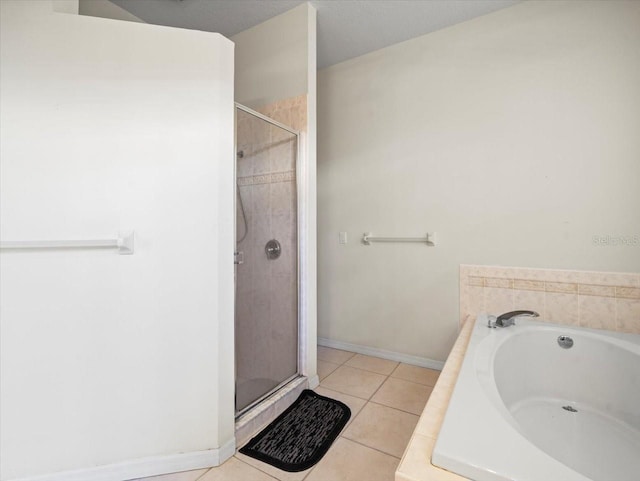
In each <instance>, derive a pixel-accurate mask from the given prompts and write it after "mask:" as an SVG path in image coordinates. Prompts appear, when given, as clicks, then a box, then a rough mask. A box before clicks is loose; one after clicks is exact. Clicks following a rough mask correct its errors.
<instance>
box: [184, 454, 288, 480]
mask: <svg viewBox="0 0 640 481" xmlns="http://www.w3.org/2000/svg"><path fill="white" fill-rule="evenodd" d="M233 457H234V458H236V459H237V460H238V461H240V462H241V463H242V464H245V465H247V466H249V467H250V468H253V469H255V470H256V471H260V472H261V473H263V474H266V475H267V476H269V477H270V478H272V479H275V480H276V481H280V480H279V479H278V478H276V477H274V476H271V475H270V474H269V473H267V472H266V471H263V470H262V469H260V468H258V467H256V466H253V465H252V464H249V463H247V462H246V461H243V460H242V459H240V458H239V457H237V456H236V455H235V454H234V455H233ZM256 461H259V460H256ZM260 462H262V461H260ZM265 464H268V463H265ZM268 465H269V466H271V465H270V464H268ZM272 467H274V468H275V466H272ZM276 469H278V468H276ZM285 472H286V471H285ZM205 474H206V473H205ZM196 481H197V480H196Z"/></svg>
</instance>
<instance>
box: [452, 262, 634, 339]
mask: <svg viewBox="0 0 640 481" xmlns="http://www.w3.org/2000/svg"><path fill="white" fill-rule="evenodd" d="M516 309H531V310H534V311H537V312H539V313H540V316H541V318H542V320H545V321H549V322H556V323H562V324H570V325H575V326H581V327H589V328H594V329H608V330H612V331H620V332H631V333H637V334H640V274H636V273H622V272H590V271H569V270H554V269H528V268H518V267H495V266H475V265H461V266H460V322H463V321H464V320H465V319H466V318H467V316H473V317H475V315H476V314H477V313H479V312H487V313H491V314H501V313H503V312H507V311H512V310H516Z"/></svg>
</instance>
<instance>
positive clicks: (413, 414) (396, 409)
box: [362, 394, 431, 418]
mask: <svg viewBox="0 0 640 481" xmlns="http://www.w3.org/2000/svg"><path fill="white" fill-rule="evenodd" d="M429 397H431V394H429ZM429 397H427V401H429ZM369 402H370V403H371V404H377V405H378V406H382V407H383V408H389V409H393V410H395V411H399V412H401V413H405V414H411V415H412V416H415V417H417V418H420V414H416V413H412V412H411V411H405V410H404V409H400V408H397V407H394V406H388V405H386V404H382V403H379V402H376V401H369ZM424 405H425V406H426V405H427V403H426V402H425V403H424ZM362 409H364V406H363V408H362ZM422 410H423V411H424V406H423V407H422ZM421 412H422V411H421Z"/></svg>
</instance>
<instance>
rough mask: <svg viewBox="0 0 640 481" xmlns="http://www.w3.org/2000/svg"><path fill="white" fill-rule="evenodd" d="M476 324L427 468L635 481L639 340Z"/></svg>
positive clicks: (494, 477) (539, 326) (483, 475)
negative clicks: (564, 342)
mask: <svg viewBox="0 0 640 481" xmlns="http://www.w3.org/2000/svg"><path fill="white" fill-rule="evenodd" d="M486 324H487V320H486V316H480V317H479V318H478V320H477V321H476V325H475V327H474V331H473V333H472V336H471V339H470V341H469V347H468V349H467V354H466V356H465V359H464V362H463V364H462V368H461V371H460V374H459V376H458V381H457V382H456V386H455V388H454V391H453V394H452V397H451V401H450V403H449V407H448V409H447V413H446V416H445V419H444V422H443V425H442V429H441V430H440V433H439V435H438V439H437V442H436V445H435V448H434V451H433V457H432V461H433V464H435V465H436V466H440V467H442V468H445V469H447V470H449V471H452V472H455V473H458V474H461V475H463V476H466V477H468V478H471V479H474V480H477V481H507V480H508V481H510V480H517V481H638V480H640V336H638V335H633V334H619V333H613V332H608V331H598V330H593V329H580V328H574V327H569V326H563V325H558V324H550V323H544V322H535V321H529V320H523V319H518V320H517V321H516V325H515V326H511V327H506V328H497V329H489V328H487V327H486ZM559 336H569V337H571V339H572V340H573V346H572V347H571V348H568V349H564V348H562V347H560V346H559V344H558V337H559Z"/></svg>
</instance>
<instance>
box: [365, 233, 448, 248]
mask: <svg viewBox="0 0 640 481" xmlns="http://www.w3.org/2000/svg"><path fill="white" fill-rule="evenodd" d="M372 242H420V243H424V244H427V245H428V246H435V245H436V233H435V232H427V235H426V236H425V237H376V236H374V235H373V234H372V233H371V232H365V233H364V234H363V236H362V243H363V244H364V245H366V246H369V245H371V243H372Z"/></svg>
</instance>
